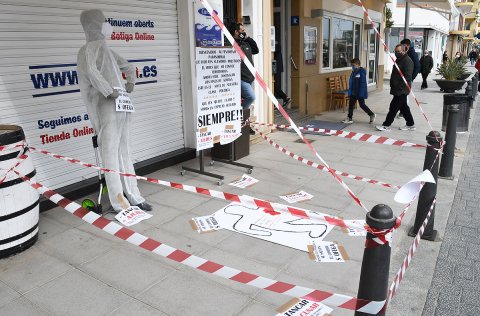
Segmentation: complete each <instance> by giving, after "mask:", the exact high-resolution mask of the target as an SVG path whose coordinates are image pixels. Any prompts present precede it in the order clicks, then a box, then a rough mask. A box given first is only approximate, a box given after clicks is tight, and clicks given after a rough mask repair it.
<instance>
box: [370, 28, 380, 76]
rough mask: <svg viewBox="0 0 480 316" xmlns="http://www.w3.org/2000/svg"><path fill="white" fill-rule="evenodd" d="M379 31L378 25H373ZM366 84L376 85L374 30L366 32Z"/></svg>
mask: <svg viewBox="0 0 480 316" xmlns="http://www.w3.org/2000/svg"><path fill="white" fill-rule="evenodd" d="M375 27H376V28H377V30H378V29H380V24H378V23H375ZM367 62H368V84H375V83H377V78H378V75H377V73H378V37H377V33H375V30H374V29H370V30H368V60H367Z"/></svg>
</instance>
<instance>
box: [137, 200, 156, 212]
mask: <svg viewBox="0 0 480 316" xmlns="http://www.w3.org/2000/svg"><path fill="white" fill-rule="evenodd" d="M135 206H137V207H139V208H141V209H142V210H143V211H145V212H150V211H151V210H152V206H151V205H150V204H148V203H147V202H143V203H140V204H137V205H135Z"/></svg>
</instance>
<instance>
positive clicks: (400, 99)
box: [375, 44, 415, 131]
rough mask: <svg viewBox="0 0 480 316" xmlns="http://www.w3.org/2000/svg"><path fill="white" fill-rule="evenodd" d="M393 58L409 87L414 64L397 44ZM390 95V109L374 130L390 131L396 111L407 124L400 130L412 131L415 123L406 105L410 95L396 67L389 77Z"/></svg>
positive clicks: (404, 49) (403, 48) (401, 46)
mask: <svg viewBox="0 0 480 316" xmlns="http://www.w3.org/2000/svg"><path fill="white" fill-rule="evenodd" d="M395 57H397V59H396V61H395V63H396V64H397V65H398V68H400V71H401V72H402V74H403V75H404V76H405V80H406V81H407V84H408V85H409V86H411V85H412V77H413V76H412V74H413V69H414V64H413V61H412V60H411V59H410V57H409V56H408V55H407V52H406V47H405V45H402V44H398V45H397V46H395ZM390 94H391V95H393V99H392V102H391V103H390V109H389V110H388V114H387V117H386V118H385V121H384V122H383V124H382V125H377V126H375V128H376V129H377V130H379V131H390V125H392V123H393V121H394V120H395V115H396V114H397V112H398V111H401V112H402V113H403V116H404V118H405V121H406V122H407V124H406V125H405V126H403V127H400V130H402V131H414V130H415V122H414V120H413V116H412V113H411V112H410V108H409V107H408V104H407V96H408V95H409V94H410V89H409V87H408V86H407V85H406V84H405V82H404V81H403V78H402V76H401V75H400V72H399V71H398V69H397V67H396V66H393V70H392V75H391V77H390Z"/></svg>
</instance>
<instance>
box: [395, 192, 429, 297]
mask: <svg viewBox="0 0 480 316" xmlns="http://www.w3.org/2000/svg"><path fill="white" fill-rule="evenodd" d="M436 202H437V199H436V198H435V199H434V200H433V203H432V206H431V207H430V211H429V212H428V214H427V217H426V218H425V220H424V221H423V224H422V226H421V227H420V229H419V230H418V233H417V236H415V239H414V240H413V243H412V245H411V246H410V249H409V250H408V253H407V256H406V257H405V259H404V260H403V263H402V265H401V267H400V269H399V270H398V272H397V274H396V275H395V278H394V280H393V282H392V285H391V286H390V289H389V290H388V296H387V304H386V306H387V305H388V302H390V301H391V300H392V299H393V297H394V296H395V293H396V291H397V289H398V286H399V285H400V283H401V282H402V279H403V277H404V275H405V271H406V270H407V268H408V266H409V265H410V262H411V261H412V258H413V255H414V254H415V252H416V251H417V247H418V245H419V244H420V239H421V238H422V236H423V232H424V231H425V227H427V224H428V221H429V220H430V216H431V215H432V212H433V209H434V207H435V204H436Z"/></svg>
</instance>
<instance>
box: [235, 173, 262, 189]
mask: <svg viewBox="0 0 480 316" xmlns="http://www.w3.org/2000/svg"><path fill="white" fill-rule="evenodd" d="M255 183H258V180H257V179H255V178H253V177H250V176H249V175H246V174H244V175H243V176H242V177H241V178H240V179H237V180H234V181H232V182H230V183H229V184H228V185H231V186H233V187H237V188H240V189H246V188H248V187H250V186H252V185H254V184H255Z"/></svg>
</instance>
